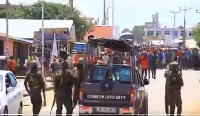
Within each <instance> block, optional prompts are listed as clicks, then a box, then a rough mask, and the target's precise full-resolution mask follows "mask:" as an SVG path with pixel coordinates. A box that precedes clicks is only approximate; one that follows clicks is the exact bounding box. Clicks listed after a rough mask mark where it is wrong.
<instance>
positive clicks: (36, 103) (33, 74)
mask: <svg viewBox="0 0 200 116" xmlns="http://www.w3.org/2000/svg"><path fill="white" fill-rule="evenodd" d="M30 65H31V69H30V72H28V73H27V76H26V78H25V81H24V86H25V89H26V91H27V92H28V94H29V95H30V98H31V103H32V105H33V115H35V116H37V115H38V114H39V113H40V110H41V106H42V96H41V90H42V91H43V97H44V103H43V105H44V106H46V95H45V83H44V80H43V78H42V75H41V73H40V72H38V68H37V63H36V62H34V61H32V62H31V63H30ZM27 84H28V85H29V88H30V90H29V89H28V85H27Z"/></svg>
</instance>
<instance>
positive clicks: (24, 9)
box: [0, 2, 92, 40]
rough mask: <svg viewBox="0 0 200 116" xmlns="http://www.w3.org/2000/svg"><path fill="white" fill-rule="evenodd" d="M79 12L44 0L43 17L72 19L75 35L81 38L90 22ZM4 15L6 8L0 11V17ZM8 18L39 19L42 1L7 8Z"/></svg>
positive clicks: (88, 29)
mask: <svg viewBox="0 0 200 116" xmlns="http://www.w3.org/2000/svg"><path fill="white" fill-rule="evenodd" d="M81 15H82V14H81V12H79V10H77V9H76V8H71V7H70V6H68V5H63V4H55V3H51V2H44V19H66V20H73V21H74V25H75V29H76V37H77V39H78V40H83V38H84V36H85V34H86V33H87V32H90V28H91V26H92V22H89V21H87V20H86V19H85V18H84V17H81ZM5 17H6V10H1V11H0V18H5ZM9 18H11V19H16V18H17V19H41V18H42V2H38V3H35V4H33V5H31V6H24V5H21V8H20V9H19V10H16V11H15V10H9Z"/></svg>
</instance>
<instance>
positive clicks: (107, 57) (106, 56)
mask: <svg viewBox="0 0 200 116" xmlns="http://www.w3.org/2000/svg"><path fill="white" fill-rule="evenodd" d="M102 60H103V63H104V64H108V63H109V62H110V58H109V56H108V54H107V52H105V53H104V55H103V57H102Z"/></svg>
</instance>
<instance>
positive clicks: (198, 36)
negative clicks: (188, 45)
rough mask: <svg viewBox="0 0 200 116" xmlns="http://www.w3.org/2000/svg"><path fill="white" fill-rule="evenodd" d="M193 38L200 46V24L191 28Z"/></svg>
mask: <svg viewBox="0 0 200 116" xmlns="http://www.w3.org/2000/svg"><path fill="white" fill-rule="evenodd" d="M193 38H194V40H195V41H196V42H197V46H198V47H200V24H198V25H197V26H195V27H194V28H193Z"/></svg>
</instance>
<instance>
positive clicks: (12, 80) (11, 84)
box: [0, 70, 23, 115]
mask: <svg viewBox="0 0 200 116" xmlns="http://www.w3.org/2000/svg"><path fill="white" fill-rule="evenodd" d="M22 101H23V88H22V86H20V85H19V84H18V83H17V80H16V77H15V75H14V74H13V73H12V72H10V71H6V70H0V115H1V114H22V107H23V103H22Z"/></svg>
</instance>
